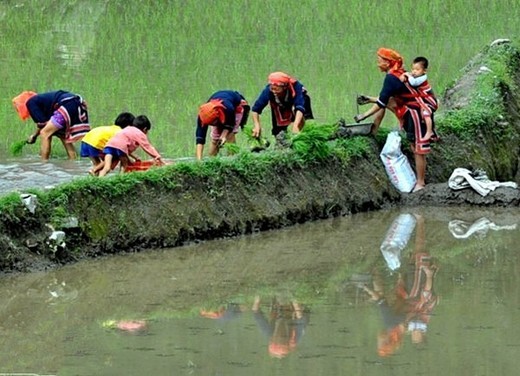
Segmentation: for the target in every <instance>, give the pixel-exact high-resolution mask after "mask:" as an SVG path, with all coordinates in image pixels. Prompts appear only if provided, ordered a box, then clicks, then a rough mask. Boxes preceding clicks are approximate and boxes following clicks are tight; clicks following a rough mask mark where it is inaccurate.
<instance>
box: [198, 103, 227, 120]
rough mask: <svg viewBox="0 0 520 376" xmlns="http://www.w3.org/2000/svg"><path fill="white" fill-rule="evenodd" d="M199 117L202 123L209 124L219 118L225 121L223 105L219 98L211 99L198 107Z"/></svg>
mask: <svg viewBox="0 0 520 376" xmlns="http://www.w3.org/2000/svg"><path fill="white" fill-rule="evenodd" d="M199 118H200V122H201V123H202V125H211V124H213V123H215V120H220V122H221V123H224V122H225V121H226V115H225V113H224V105H223V104H222V100H221V99H212V100H210V101H209V102H207V103H204V104H203V105H202V106H200V107H199Z"/></svg>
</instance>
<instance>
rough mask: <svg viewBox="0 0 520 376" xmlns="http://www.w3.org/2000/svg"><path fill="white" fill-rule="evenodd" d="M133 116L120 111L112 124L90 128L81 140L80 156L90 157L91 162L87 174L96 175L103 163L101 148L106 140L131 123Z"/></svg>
mask: <svg viewBox="0 0 520 376" xmlns="http://www.w3.org/2000/svg"><path fill="white" fill-rule="evenodd" d="M134 119H135V116H134V115H132V114H131V113H129V112H122V113H120V114H119V115H118V116H117V118H116V120H115V121H114V125H106V126H101V127H96V128H92V130H91V131H89V132H88V133H87V134H86V135H85V137H83V140H82V141H81V148H80V156H81V157H83V158H87V157H88V158H90V161H91V162H92V168H91V169H90V170H89V174H91V175H97V174H98V173H99V171H100V170H101V169H102V168H103V165H104V160H103V159H104V154H103V148H104V147H105V145H106V144H107V142H108V140H110V139H111V138H112V136H114V135H115V134H116V133H118V132H119V131H121V129H123V128H125V127H127V126H129V125H132V122H133V121H134Z"/></svg>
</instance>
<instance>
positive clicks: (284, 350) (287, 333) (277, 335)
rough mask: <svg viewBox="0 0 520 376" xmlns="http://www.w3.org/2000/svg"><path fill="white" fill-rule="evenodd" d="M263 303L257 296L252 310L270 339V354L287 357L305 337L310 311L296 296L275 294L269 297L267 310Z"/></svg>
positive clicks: (262, 330) (256, 320)
mask: <svg viewBox="0 0 520 376" xmlns="http://www.w3.org/2000/svg"><path fill="white" fill-rule="evenodd" d="M261 303H262V300H261V299H260V296H256V297H255V300H254V303H253V307H252V309H251V310H252V311H253V317H254V319H255V322H256V324H257V326H258V329H260V331H261V333H262V334H263V335H264V336H265V337H266V338H267V339H268V341H269V344H268V351H269V355H271V356H273V357H275V358H285V357H286V356H287V355H289V354H290V353H292V352H293V351H294V350H295V349H296V346H297V345H298V343H299V342H300V341H301V339H302V338H303V336H304V334H305V328H306V327H307V324H308V323H309V318H310V312H309V310H307V309H306V308H305V306H303V305H302V304H300V303H299V302H298V301H297V300H296V299H294V298H284V297H282V296H273V297H272V298H271V299H268V306H267V310H266V312H264V311H263V310H262V306H261Z"/></svg>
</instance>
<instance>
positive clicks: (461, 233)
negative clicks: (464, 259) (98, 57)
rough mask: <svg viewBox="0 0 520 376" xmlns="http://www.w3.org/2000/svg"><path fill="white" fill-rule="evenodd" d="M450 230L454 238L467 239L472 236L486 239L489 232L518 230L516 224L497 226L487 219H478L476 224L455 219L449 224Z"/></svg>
mask: <svg viewBox="0 0 520 376" xmlns="http://www.w3.org/2000/svg"><path fill="white" fill-rule="evenodd" d="M448 228H449V229H450V232H451V234H452V235H453V237H454V238H457V239H467V238H469V237H471V236H476V237H479V238H481V239H482V238H484V237H485V236H486V234H487V233H488V231H489V230H493V231H500V230H516V223H513V224H507V225H497V224H495V223H494V222H492V221H490V220H489V219H487V218H486V217H482V218H479V219H477V220H476V221H474V222H468V221H464V220H460V219H454V220H452V221H450V223H448Z"/></svg>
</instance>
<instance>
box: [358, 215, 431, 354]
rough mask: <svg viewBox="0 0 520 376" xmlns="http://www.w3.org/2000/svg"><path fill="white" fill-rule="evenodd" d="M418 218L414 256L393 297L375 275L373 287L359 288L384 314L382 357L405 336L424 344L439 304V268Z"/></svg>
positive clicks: (362, 286) (380, 337) (397, 346)
mask: <svg viewBox="0 0 520 376" xmlns="http://www.w3.org/2000/svg"><path fill="white" fill-rule="evenodd" d="M416 219H417V228H416V234H415V249H414V253H413V254H412V255H411V257H410V263H409V265H408V268H407V270H405V271H403V272H400V273H399V274H398V279H397V284H396V286H395V289H394V294H392V296H387V295H385V292H384V288H383V281H382V278H381V277H380V275H379V274H378V273H374V276H373V282H372V283H373V286H372V288H370V287H368V286H367V285H364V284H362V285H361V286H360V287H361V288H362V289H363V290H364V291H366V292H367V293H368V294H369V296H370V298H371V299H372V300H373V301H375V302H376V303H377V305H378V307H379V308H380V311H381V315H382V319H383V322H384V325H385V329H384V330H383V331H382V332H380V333H379V335H378V354H379V355H380V356H383V357H385V356H389V355H392V354H394V353H395V351H397V350H398V349H399V347H400V346H401V344H402V340H403V338H404V335H405V334H406V333H408V334H410V336H411V341H412V343H414V344H421V343H423V342H424V341H425V339H426V332H427V329H428V324H429V321H430V317H431V314H432V311H433V309H434V308H435V307H436V306H437V304H438V302H439V298H438V296H437V295H436V294H435V292H434V290H433V283H434V276H435V273H436V271H437V266H436V265H435V264H433V262H432V260H431V257H430V255H429V254H428V253H427V252H426V251H425V230H424V218H423V217H422V216H419V215H416Z"/></svg>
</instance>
